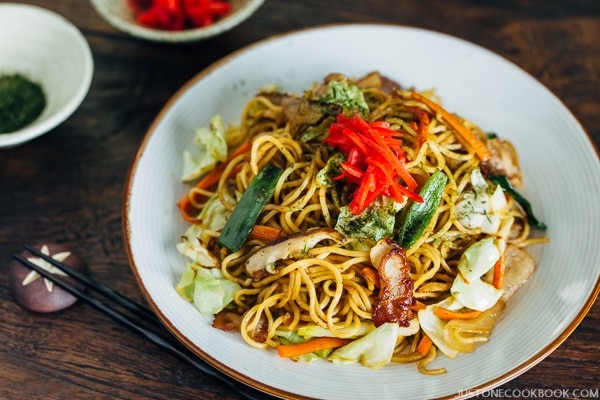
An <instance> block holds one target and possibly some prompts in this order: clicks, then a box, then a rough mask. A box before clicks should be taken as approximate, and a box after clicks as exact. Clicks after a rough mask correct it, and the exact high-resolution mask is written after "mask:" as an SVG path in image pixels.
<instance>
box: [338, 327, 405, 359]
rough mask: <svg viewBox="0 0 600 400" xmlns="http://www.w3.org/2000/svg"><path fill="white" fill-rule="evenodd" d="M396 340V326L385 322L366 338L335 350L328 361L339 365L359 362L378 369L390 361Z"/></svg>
mask: <svg viewBox="0 0 600 400" xmlns="http://www.w3.org/2000/svg"><path fill="white" fill-rule="evenodd" d="M397 340H398V324H397V323H396V322H387V323H385V324H383V325H380V326H379V327H377V329H375V330H373V331H371V332H370V333H368V334H367V335H366V336H363V337H362V338H360V339H356V340H354V341H352V342H350V343H348V344H347V345H345V346H343V347H340V348H339V349H337V350H335V351H334V352H333V353H332V354H331V355H330V356H329V360H330V361H332V362H334V363H340V364H348V363H354V362H359V363H360V364H361V365H363V366H365V367H368V368H372V369H378V368H380V367H382V366H384V365H385V364H388V363H389V362H390V361H391V360H392V355H393V354H394V348H395V347H396V341H397Z"/></svg>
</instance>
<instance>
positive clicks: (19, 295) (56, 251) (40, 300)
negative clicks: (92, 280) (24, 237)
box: [8, 243, 87, 313]
mask: <svg viewBox="0 0 600 400" xmlns="http://www.w3.org/2000/svg"><path fill="white" fill-rule="evenodd" d="M33 247H34V248H36V249H38V250H40V251H41V252H42V253H43V254H46V255H49V256H50V257H52V258H53V259H55V260H57V261H60V262H61V263H63V264H66V265H68V266H69V267H71V268H73V269H75V270H77V271H79V272H83V273H85V272H86V270H87V264H86V262H85V261H84V260H83V258H82V257H81V256H80V255H78V254H77V253H75V252H74V251H72V250H70V249H68V248H67V247H65V246H63V245H61V244H56V243H42V244H38V245H35V246H33ZM21 256H23V257H24V258H26V259H27V260H29V261H30V262H32V263H34V264H36V265H38V266H39V267H41V268H43V269H45V270H47V271H49V272H51V273H52V274H55V275H58V276H60V277H62V278H65V279H66V280H68V281H70V282H73V283H75V284H78V285H79V286H81V287H82V288H83V286H82V285H81V284H79V283H77V282H76V281H75V280H74V279H73V278H71V277H68V276H67V275H66V274H65V273H64V272H62V271H61V270H60V269H58V268H57V267H55V266H54V265H52V264H50V263H49V262H47V261H45V260H43V259H41V258H40V257H38V256H36V255H34V254H31V253H29V252H28V251H26V250H25V251H23V252H22V253H21ZM8 280H9V286H10V291H11V293H12V295H13V297H14V298H15V300H16V301H17V303H18V304H19V305H21V306H22V307H23V308H25V309H28V310H30V311H35V312H39V313H51V312H56V311H60V310H63V309H65V308H67V307H70V306H72V305H73V304H74V303H75V302H76V301H77V298H76V297H74V296H73V295H71V294H70V293H67V292H66V291H65V290H63V289H62V288H60V287H58V285H56V284H54V283H53V282H52V281H50V280H48V279H46V278H44V277H42V276H41V275H40V274H39V273H37V272H36V271H34V270H32V269H29V268H27V267H26V266H24V265H22V264H21V263H19V262H18V261H16V260H13V261H12V263H11V266H10V272H9V279H8Z"/></svg>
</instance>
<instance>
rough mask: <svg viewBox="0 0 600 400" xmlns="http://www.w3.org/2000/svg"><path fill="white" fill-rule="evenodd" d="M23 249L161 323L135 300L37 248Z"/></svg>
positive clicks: (152, 320) (136, 312)
mask: <svg viewBox="0 0 600 400" xmlns="http://www.w3.org/2000/svg"><path fill="white" fill-rule="evenodd" d="M23 248H25V249H26V250H27V251H28V252H30V253H32V254H35V255H36V256H38V257H40V258H42V259H43V260H45V261H47V262H49V263H50V264H52V265H54V266H55V267H56V268H58V269H60V270H62V271H63V272H65V273H66V274H67V275H70V276H71V277H73V278H74V279H76V280H77V281H79V282H81V283H83V284H84V285H86V286H87V287H88V288H91V289H94V290H96V291H97V292H98V293H101V294H102V295H104V296H106V297H107V298H109V299H111V300H112V301H114V302H115V303H117V304H118V305H120V306H121V307H123V308H126V309H127V310H129V311H131V312H133V313H134V314H136V315H138V316H139V317H142V318H144V319H145V320H147V321H149V322H151V323H160V320H159V319H158V318H157V317H156V315H155V314H154V313H153V312H152V311H151V310H150V309H149V308H147V307H146V306H143V305H141V304H139V303H136V302H135V301H133V300H130V299H129V298H127V297H125V296H123V295H122V294H120V293H119V292H117V291H115V290H113V289H111V288H109V287H107V286H104V285H102V284H100V283H97V282H94V281H92V280H91V279H90V278H89V277H87V276H86V275H84V274H82V273H81V272H79V271H77V270H74V269H73V268H71V267H69V266H68V265H65V264H63V263H61V262H60V261H58V260H56V259H54V258H52V257H50V256H48V255H47V254H44V253H42V252H41V251H39V250H38V249H36V248H35V247H32V246H29V245H27V244H26V245H24V246H23Z"/></svg>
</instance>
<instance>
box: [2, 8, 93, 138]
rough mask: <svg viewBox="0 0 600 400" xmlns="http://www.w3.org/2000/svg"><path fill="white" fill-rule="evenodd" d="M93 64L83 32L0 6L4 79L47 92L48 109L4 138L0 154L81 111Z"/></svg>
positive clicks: (57, 19) (43, 14) (41, 13)
mask: <svg viewBox="0 0 600 400" xmlns="http://www.w3.org/2000/svg"><path fill="white" fill-rule="evenodd" d="M93 70H94V63H93V59H92V53H91V51H90V48H89V45H88V43H87V41H86V40H85V38H84V37H83V35H82V34H81V32H80V31H79V30H78V29H77V28H76V27H75V26H74V25H73V24H72V23H71V22H69V21H68V20H67V19H65V18H64V17H62V16H60V15H58V14H56V13H54V12H52V11H48V10H46V9H44V8H40V7H35V6H31V5H25V4H12V3H5V4H0V76H5V75H13V74H20V75H22V76H24V77H26V78H27V79H29V80H31V81H32V82H35V83H37V84H39V85H41V86H42V89H43V91H44V94H45V96H46V107H45V108H44V110H43V111H42V113H41V115H40V116H39V117H38V118H37V119H36V120H35V121H33V122H32V123H30V124H29V125H27V126H25V127H23V128H21V129H20V130H18V131H15V132H11V133H0V148H3V147H12V146H16V145H19V144H22V143H25V142H27V141H29V140H32V139H34V138H36V137H38V136H40V135H42V134H44V133H46V132H48V131H50V130H51V129H53V128H54V127H56V126H57V125H59V124H60V123H62V122H63V121H64V120H66V119H67V118H68V117H69V116H70V115H71V114H72V113H73V112H74V111H75V110H76V109H77V107H79V105H80V104H81V102H82V101H83V99H84V98H85V96H86V94H87V92H88V90H89V87H90V84H91V82H92V75H93Z"/></svg>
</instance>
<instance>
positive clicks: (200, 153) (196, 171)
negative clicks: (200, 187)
mask: <svg viewBox="0 0 600 400" xmlns="http://www.w3.org/2000/svg"><path fill="white" fill-rule="evenodd" d="M194 142H195V143H196V144H197V146H196V148H195V149H194V150H195V151H189V150H185V151H184V152H183V172H182V175H181V180H182V181H184V182H189V181H192V180H194V179H197V178H199V177H201V176H202V175H204V174H206V173H207V172H209V171H211V170H213V169H214V167H215V165H217V163H218V162H220V161H225V160H226V159H227V142H226V141H225V125H224V124H223V118H221V116H220V115H215V116H214V117H212V118H211V120H210V129H208V128H204V127H203V128H198V129H196V135H195V136H194Z"/></svg>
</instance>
